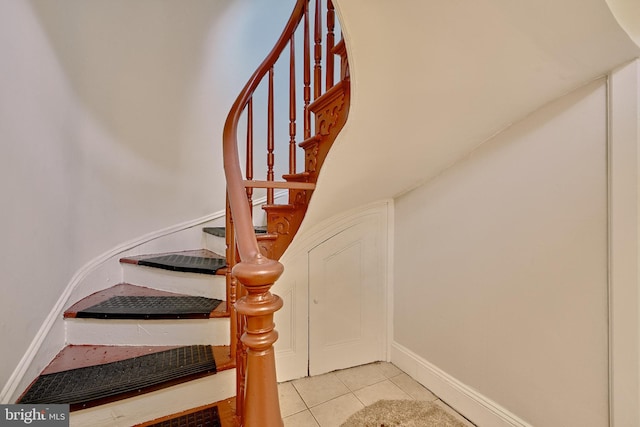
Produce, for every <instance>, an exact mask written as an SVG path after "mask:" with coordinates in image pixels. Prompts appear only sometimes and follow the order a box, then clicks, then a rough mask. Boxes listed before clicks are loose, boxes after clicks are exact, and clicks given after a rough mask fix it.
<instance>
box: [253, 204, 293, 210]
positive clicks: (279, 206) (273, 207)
mask: <svg viewBox="0 0 640 427" xmlns="http://www.w3.org/2000/svg"><path fill="white" fill-rule="evenodd" d="M262 209H264V210H272V211H273V210H282V211H287V210H297V209H300V207H299V206H297V205H294V204H291V203H283V204H273V205H267V204H265V205H262Z"/></svg>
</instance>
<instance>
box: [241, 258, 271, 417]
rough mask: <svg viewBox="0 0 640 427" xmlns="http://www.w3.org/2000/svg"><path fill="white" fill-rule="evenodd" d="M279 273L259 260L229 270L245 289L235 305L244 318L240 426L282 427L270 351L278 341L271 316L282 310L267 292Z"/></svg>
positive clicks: (262, 260)
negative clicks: (242, 394)
mask: <svg viewBox="0 0 640 427" xmlns="http://www.w3.org/2000/svg"><path fill="white" fill-rule="evenodd" d="M283 270H284V268H283V266H282V264H280V263H279V262H277V261H273V260H271V259H268V258H263V257H259V258H257V259H256V260H255V261H254V262H240V263H239V264H236V266H235V267H233V275H234V276H236V277H237V279H238V281H239V282H240V283H242V284H243V285H244V287H245V289H246V290H247V295H246V296H244V297H242V298H241V299H240V300H238V302H236V310H237V311H238V313H240V314H242V315H245V316H246V318H247V323H246V328H245V331H244V333H243V334H242V342H243V343H244V345H245V346H246V347H247V371H246V389H245V399H244V414H243V415H244V416H243V420H244V423H243V426H244V427H282V426H283V423H282V416H281V415H280V402H279V399H278V384H277V382H276V359H275V353H274V349H273V344H274V343H275V342H276V340H277V339H278V332H276V330H275V329H274V327H275V324H274V323H273V313H275V312H276V311H278V310H280V308H282V299H280V297H279V296H277V295H273V294H272V293H271V292H269V290H270V289H271V286H272V285H273V283H274V282H275V281H276V280H277V279H278V277H280V275H281V274H282V271H283Z"/></svg>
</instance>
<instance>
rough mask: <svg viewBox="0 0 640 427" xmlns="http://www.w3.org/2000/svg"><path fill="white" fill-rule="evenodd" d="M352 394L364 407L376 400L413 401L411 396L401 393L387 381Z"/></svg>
mask: <svg viewBox="0 0 640 427" xmlns="http://www.w3.org/2000/svg"><path fill="white" fill-rule="evenodd" d="M353 394H355V395H356V397H357V398H358V399H359V400H360V401H361V402H362V403H363V404H364V405H365V406H368V405H371V404H372V403H375V402H377V401H378V400H382V399H386V400H413V399H412V397H411V396H409V395H408V394H407V393H405V392H404V391H402V390H401V389H400V387H398V386H397V385H395V384H394V383H392V382H391V381H389V380H384V381H382V382H379V383H376V384H373V385H370V386H367V387H365V388H362V389H360V390H357V391H354V392H353Z"/></svg>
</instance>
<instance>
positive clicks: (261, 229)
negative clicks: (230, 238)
mask: <svg viewBox="0 0 640 427" xmlns="http://www.w3.org/2000/svg"><path fill="white" fill-rule="evenodd" d="M253 229H254V230H255V232H256V234H265V233H266V232H267V227H266V226H256V227H253ZM202 231H204V232H205V233H207V234H211V235H212V236H216V237H226V235H227V229H226V228H225V227H205V228H203V229H202Z"/></svg>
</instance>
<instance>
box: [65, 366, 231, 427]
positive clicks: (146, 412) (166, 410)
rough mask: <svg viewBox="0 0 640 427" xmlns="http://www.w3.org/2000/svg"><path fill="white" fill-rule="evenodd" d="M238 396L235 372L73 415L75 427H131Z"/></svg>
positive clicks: (220, 374) (227, 371)
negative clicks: (236, 394) (236, 393)
mask: <svg viewBox="0 0 640 427" xmlns="http://www.w3.org/2000/svg"><path fill="white" fill-rule="evenodd" d="M233 395H235V369H229V370H226V371H221V372H218V373H217V374H215V375H211V376H208V377H205V378H200V379H197V380H194V381H190V382H188V383H184V384H179V385H176V386H173V387H169V388H165V389H162V390H158V391H155V392H152V393H147V394H143V395H140V396H136V397H132V398H129V399H125V400H120V401H118V402H113V403H109V404H106V405H101V406H97V407H94V408H89V409H84V410H82V411H76V412H72V413H71V417H70V425H71V426H73V427H85V426H92V427H130V426H132V425H135V424H139V423H142V422H145V421H149V420H153V419H156V418H160V417H163V416H166V415H171V414H175V413H178V412H182V411H186V410H188V409H191V408H194V407H198V406H202V405H207V404H209V403H213V402H217V401H220V400H223V399H226V398H228V397H229V396H233Z"/></svg>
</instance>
